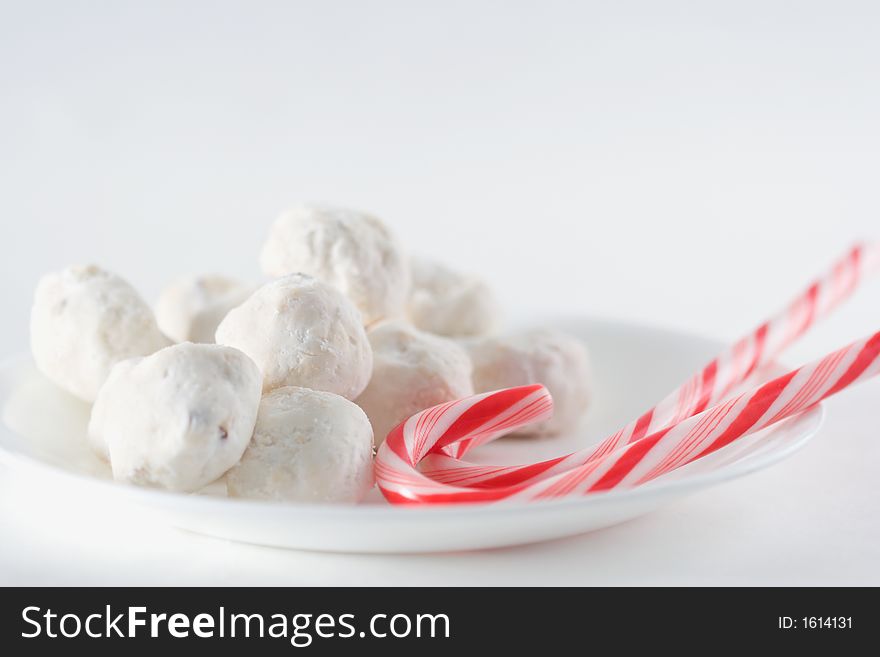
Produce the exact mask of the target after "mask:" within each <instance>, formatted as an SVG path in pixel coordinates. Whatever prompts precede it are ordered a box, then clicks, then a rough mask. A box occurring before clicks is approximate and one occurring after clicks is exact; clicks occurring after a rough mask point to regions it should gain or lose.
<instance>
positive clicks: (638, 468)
mask: <svg viewBox="0 0 880 657" xmlns="http://www.w3.org/2000/svg"><path fill="white" fill-rule="evenodd" d="M878 373H880V332H878V333H875V334H874V335H872V336H871V337H869V338H867V339H865V340H860V341H858V342H855V343H853V344H851V345H849V346H848V347H844V348H843V349H840V350H838V351H835V352H833V353H831V354H829V355H827V356H825V357H824V358H822V359H820V360H818V361H815V362H813V363H810V364H809V365H805V366H803V367H801V368H798V369H796V370H793V371H791V372H789V373H788V374H785V375H783V376H780V377H777V378H775V379H773V380H772V381H769V382H768V383H765V384H763V385H761V386H759V387H757V388H754V389H753V390H750V391H749V392H746V393H743V394H741V395H738V396H736V397H734V398H733V399H730V400H729V401H726V402H722V403H720V404H717V405H716V406H713V407H711V408H708V409H705V410H703V411H701V412H699V413H697V414H695V415H693V416H691V417H689V418H686V419H684V420H681V421H680V422H678V423H676V424H674V425H672V426H669V427H666V428H664V429H661V430H660V431H657V432H654V433H651V434H649V435H647V436H645V437H643V438H642V439H641V440H638V441H635V442H630V443H629V444H626V445H623V446H621V447H619V448H618V449H616V450H614V451H612V452H609V453H606V454H604V455H603V456H601V457H599V458H596V459H593V460H591V461H587V462H582V461H580V459H578V458H575V459H573V460H574V462H575V463H578V464H577V465H574V466H573V467H572V466H570V464H569V467H566V468H565V470H564V471H562V472H560V473H558V474H555V475H554V476H551V477H548V478H540V477H539V475H540V474H541V473H543V472H544V471H546V469H547V468H548V467H550V464H552V465H558V464H560V463H565V461H566V460H567V459H571V457H575V456H576V455H577V454H578V453H577V452H576V453H575V454H572V455H569V456H568V457H560V458H559V459H552V460H550V461H545V462H543V463H537V464H532V465H530V466H524V467H526V468H531V469H532V470H533V472H532V477H531V478H522V479H520V480H518V481H516V482H515V483H512V484H507V485H496V486H494V487H491V488H478V487H466V486H461V485H453V484H450V483H444V482H441V481H437V480H435V479H433V478H431V477H428V476H426V475H425V474H423V473H422V472H420V471H419V470H418V469H417V467H416V466H417V465H418V464H419V462H420V461H422V460H423V459H424V458H425V457H426V456H428V455H429V454H431V453H435V452H437V451H438V450H441V449H443V448H444V447H446V446H449V445H452V444H455V443H458V442H461V441H466V440H473V439H475V438H476V439H480V438H485V437H489V438H490V439H491V438H494V437H497V436H500V435H502V434H504V433H507V432H509V431H512V430H515V429H517V428H520V427H522V426H525V425H527V424H531V423H532V422H539V421H541V420H544V419H546V418H547V417H549V416H550V414H551V413H552V401H551V399H550V396H549V394H548V393H547V390H546V389H545V388H544V387H543V386H541V385H532V386H522V387H519V388H509V389H506V390H499V391H497V392H491V393H485V394H482V395H476V396H474V397H469V398H467V399H462V400H458V401H455V402H449V403H447V404H443V405H441V406H438V407H435V408H431V409H427V410H425V411H421V412H420V413H417V414H416V415H414V416H412V417H411V418H409V419H408V420H406V421H405V422H403V423H401V424H400V425H398V426H397V427H396V428H395V429H394V430H393V431H392V432H391V433H390V434H389V435H388V438H387V439H386V440H385V442H384V443H383V444H382V445H381V446H380V447H379V452H378V454H377V456H376V478H377V483H378V485H379V488H380V490H381V491H382V493H383V495H385V497H386V499H388V500H389V501H391V502H394V503H423V504H450V503H462V502H499V501H503V500H535V499H547V498H558V497H566V496H574V495H583V494H585V493H592V492H598V491H607V490H613V489H620V488H630V487H633V486H638V485H641V484H644V483H646V482H648V481H650V480H651V479H654V478H656V477H659V476H660V475H662V474H665V473H666V472H669V471H671V470H673V469H675V468H677V467H681V466H683V465H685V464H687V463H690V462H692V461H695V460H697V459H699V458H701V457H703V456H705V455H707V454H710V453H711V452H713V451H715V450H717V449H719V448H721V447H724V446H725V445H727V444H730V443H731V442H733V441H735V440H737V439H739V438H742V437H744V436H747V435H750V434H752V433H754V432H756V431H760V430H761V429H764V428H766V427H769V426H771V425H773V424H775V423H777V422H780V421H782V420H784V419H786V418H788V417H791V416H792V415H796V414H797V413H800V412H801V411H803V410H805V409H808V408H810V407H811V406H813V405H815V404H817V403H818V402H820V401H821V400H823V399H825V398H827V397H830V396H831V395H834V394H836V393H838V392H840V391H841V390H843V389H845V388H847V387H849V386H850V385H852V384H854V383H857V382H859V381H863V380H865V379H867V378H869V377H872V376H875V375H877V374H878ZM426 416H430V417H431V418H432V420H431V422H425V421H424V419H425V417H426Z"/></svg>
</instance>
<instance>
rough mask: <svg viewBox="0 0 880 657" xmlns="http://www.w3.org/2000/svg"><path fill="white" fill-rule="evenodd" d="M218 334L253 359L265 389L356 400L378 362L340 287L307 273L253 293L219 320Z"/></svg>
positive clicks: (218, 337)
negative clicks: (306, 390)
mask: <svg viewBox="0 0 880 657" xmlns="http://www.w3.org/2000/svg"><path fill="white" fill-rule="evenodd" d="M216 339H217V343H218V344H225V345H229V346H230V347H235V348H237V349H241V350H242V351H243V352H244V353H246V354H247V355H248V356H250V357H251V358H252V359H253V360H254V362H255V363H256V364H257V366H258V367H259V368H260V370H261V371H262V372H263V390H264V391H269V390H272V389H273V388H279V387H282V386H301V387H304V388H313V389H315V390H323V391H325V392H332V393H335V394H337V395H342V396H343V397H345V398H346V399H354V398H355V397H357V396H358V395H359V394H360V393H361V391H362V390H363V389H364V388H365V387H366V385H367V382H368V381H369V380H370V373H371V371H372V367H373V354H372V350H371V349H370V343H369V341H368V340H367V335H366V332H365V330H364V327H363V323H362V322H361V318H360V313H358V310H357V308H355V307H354V305H353V304H352V303H351V301H349V300H348V299H347V298H345V296H343V295H342V293H341V292H339V290H337V289H336V288H334V287H332V286H331V285H328V284H326V283H323V282H321V281H318V280H316V279H314V278H312V277H311V276H306V275H305V274H290V275H289V276H285V277H283V278H279V279H278V280H275V281H272V282H271V283H268V284H266V285H264V286H263V287H261V288H260V289H259V290H257V291H256V292H254V294H252V295H251V296H250V297H249V298H248V299H247V300H246V301H245V302H244V303H242V304H241V305H239V306H238V307H237V308H234V309H232V310H231V311H230V312H229V313H228V314H227V315H226V317H225V318H224V319H223V321H222V322H220V326H218V327H217V334H216Z"/></svg>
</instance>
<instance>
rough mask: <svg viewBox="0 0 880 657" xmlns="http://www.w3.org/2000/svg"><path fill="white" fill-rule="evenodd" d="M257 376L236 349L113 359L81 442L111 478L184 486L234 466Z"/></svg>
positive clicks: (256, 397)
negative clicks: (101, 458)
mask: <svg viewBox="0 0 880 657" xmlns="http://www.w3.org/2000/svg"><path fill="white" fill-rule="evenodd" d="M260 387H261V377H260V371H259V369H257V366H256V365H255V364H254V362H253V361H251V359H250V358H248V357H247V356H246V355H245V354H243V353H242V352H240V351H238V350H236V349H232V348H230V347H224V346H220V345H207V344H192V343H188V342H185V343H182V344H177V345H173V346H171V347H166V348H165V349H162V350H160V351H157V352H156V353H155V354H153V355H151V356H147V357H144V358H136V359H132V360H127V361H123V362H121V363H119V364H118V365H116V367H114V368H113V371H112V372H111V373H110V376H109V377H108V379H107V382H106V383H105V384H104V386H103V387H102V388H101V391H100V392H99V394H98V399H97V400H96V401H95V405H94V407H93V408H92V415H91V418H90V420H89V441H90V443H91V444H92V446H93V447H94V448H95V449H96V450H97V451H98V452H99V453H100V452H101V451H102V450H103V449H106V453H108V454H109V457H110V465H111V467H112V468H113V477H114V479H116V480H119V481H125V482H129V483H133V484H139V485H143V486H154V487H159V488H167V489H169V490H176V491H185V492H192V491H196V490H198V489H200V488H202V487H204V486H206V485H207V484H209V483H211V482H212V481H214V480H215V479H217V478H218V477H220V476H222V475H223V473H224V472H226V471H227V470H228V469H229V468H231V467H232V466H233V465H235V464H236V463H237V462H238V460H239V459H240V458H241V455H242V454H243V453H244V450H245V448H246V447H247V445H248V442H249V441H250V438H251V434H252V433H253V429H254V424H255V422H256V418H257V409H258V407H259V403H260Z"/></svg>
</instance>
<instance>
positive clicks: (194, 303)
mask: <svg viewBox="0 0 880 657" xmlns="http://www.w3.org/2000/svg"><path fill="white" fill-rule="evenodd" d="M253 291H254V286H252V285H246V284H244V283H240V282H238V281H235V280H232V279H230V278H226V277H225V276H218V275H215V274H207V275H204V276H187V277H183V278H179V279H177V280H176V281H174V282H173V283H171V284H170V285H169V286H168V287H166V288H165V289H164V290H163V291H162V294H161V295H160V296H159V301H158V302H157V303H156V321H157V322H158V323H159V328H160V329H162V332H163V333H164V334H165V335H167V336H168V337H169V338H171V339H172V340H174V341H175V342H206V343H211V342H214V333H215V331H216V330H217V326H218V325H219V324H220V322H221V321H222V320H223V318H224V317H226V314H227V313H228V312H229V311H230V310H232V309H233V308H235V307H236V306H237V305H239V304H241V303H242V302H244V300H245V299H247V298H248V297H249V296H250V295H251V293H252V292H253Z"/></svg>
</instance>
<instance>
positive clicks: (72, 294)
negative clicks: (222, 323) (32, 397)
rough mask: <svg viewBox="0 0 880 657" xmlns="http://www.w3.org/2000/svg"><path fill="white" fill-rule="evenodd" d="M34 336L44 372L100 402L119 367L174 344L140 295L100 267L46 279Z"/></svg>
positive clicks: (68, 271) (37, 300) (75, 269)
mask: <svg viewBox="0 0 880 657" xmlns="http://www.w3.org/2000/svg"><path fill="white" fill-rule="evenodd" d="M30 332H31V351H32V353H33V356H34V361H35V362H36V364H37V367H38V368H39V370H40V371H41V372H42V373H43V374H45V375H46V376H47V377H48V378H49V379H51V380H52V381H53V382H55V383H56V384H57V385H59V386H60V387H62V388H64V389H65V390H67V391H68V392H70V393H71V394H73V395H75V396H77V397H79V398H81V399H84V400H86V401H93V400H94V399H95V397H96V396H97V394H98V389H99V388H100V387H101V385H102V384H103V383H104V381H105V379H106V378H107V376H108V374H109V373H110V370H111V368H112V367H113V366H114V365H115V364H116V363H118V362H120V361H122V360H125V359H127V358H132V357H135V356H146V355H147V354H151V353H153V352H154V351H156V350H157V349H161V348H162V347H165V346H167V345H168V344H170V341H169V340H168V339H167V338H166V337H165V336H164V335H162V333H161V331H160V330H159V327H158V325H157V324H156V318H155V317H154V316H153V311H152V310H150V307H149V306H148V305H147V304H146V302H145V301H144V300H143V299H142V298H141V297H140V295H139V294H138V293H137V291H136V290H135V289H134V288H133V287H132V286H131V285H129V284H128V283H127V282H126V281H124V280H123V279H122V278H120V277H119V276H117V275H116V274H113V273H111V272H108V271H105V270H103V269H101V268H99V267H97V266H95V265H87V266H77V267H69V268H67V269H64V270H62V271H60V272H53V273H50V274H46V275H45V276H43V278H42V279H41V280H40V282H39V284H38V285H37V289H36V293H35V294H34V304H33V307H32V309H31V323H30Z"/></svg>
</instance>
